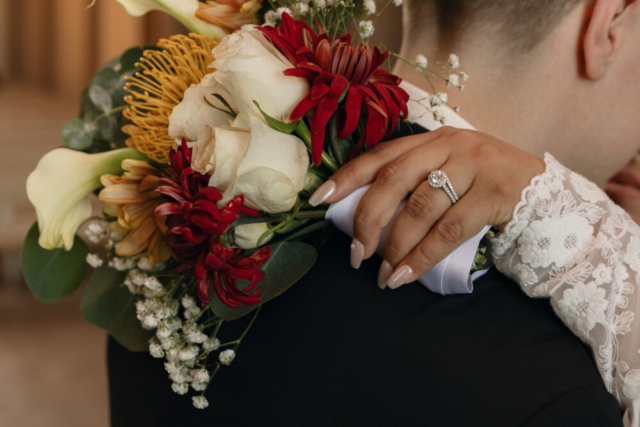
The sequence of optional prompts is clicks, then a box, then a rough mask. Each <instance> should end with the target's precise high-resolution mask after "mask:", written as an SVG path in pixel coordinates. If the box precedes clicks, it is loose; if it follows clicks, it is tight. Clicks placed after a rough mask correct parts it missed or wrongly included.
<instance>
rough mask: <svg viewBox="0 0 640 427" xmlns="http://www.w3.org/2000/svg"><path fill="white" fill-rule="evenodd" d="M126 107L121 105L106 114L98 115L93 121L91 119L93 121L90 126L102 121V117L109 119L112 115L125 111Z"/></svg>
mask: <svg viewBox="0 0 640 427" xmlns="http://www.w3.org/2000/svg"><path fill="white" fill-rule="evenodd" d="M127 107H128V105H121V106H119V107H116V108H112V109H111V110H109V111H108V112H107V113H102V114H100V115H98V116H97V117H96V118H95V119H93V121H92V122H91V124H92V125H95V124H96V123H98V122H99V121H100V120H102V119H103V118H104V117H109V116H110V115H112V114H114V113H118V112H120V111H123V110H126V109H127Z"/></svg>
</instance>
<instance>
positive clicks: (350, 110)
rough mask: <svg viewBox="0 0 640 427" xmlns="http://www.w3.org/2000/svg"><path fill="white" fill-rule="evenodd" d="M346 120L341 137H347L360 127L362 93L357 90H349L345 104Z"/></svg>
mask: <svg viewBox="0 0 640 427" xmlns="http://www.w3.org/2000/svg"><path fill="white" fill-rule="evenodd" d="M344 109H345V113H346V120H345V123H344V126H343V128H342V131H341V132H340V135H339V138H347V137H348V136H349V135H351V134H352V133H353V132H354V131H355V130H356V128H357V127H358V122H359V121H360V111H361V109H362V95H360V93H359V92H358V91H357V90H351V89H350V90H349V93H347V102H346V103H345V106H344Z"/></svg>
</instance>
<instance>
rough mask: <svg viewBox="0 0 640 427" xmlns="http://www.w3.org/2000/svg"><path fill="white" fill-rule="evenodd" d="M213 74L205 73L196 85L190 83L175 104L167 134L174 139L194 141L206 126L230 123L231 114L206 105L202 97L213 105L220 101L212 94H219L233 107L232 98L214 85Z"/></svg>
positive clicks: (220, 104)
mask: <svg viewBox="0 0 640 427" xmlns="http://www.w3.org/2000/svg"><path fill="white" fill-rule="evenodd" d="M213 74H214V73H211V74H207V75H206V76H204V78H203V79H202V80H201V81H200V83H198V84H197V85H191V87H190V88H189V89H187V91H186V92H185V93H184V98H183V99H182V102H180V103H179V104H178V105H176V106H175V107H174V108H173V110H172V111H171V115H170V116H169V136H170V137H171V138H175V139H176V140H178V141H179V140H182V138H186V139H187V141H196V140H197V139H198V136H199V135H200V132H202V131H203V130H204V129H205V128H206V127H207V126H225V125H229V124H230V123H231V116H229V115H228V114H227V113H224V112H222V111H220V110H216V109H215V108H213V107H211V106H210V105H208V104H207V103H206V102H205V101H204V98H205V97H206V99H207V100H208V101H209V102H210V103H212V104H213V105H215V106H220V107H221V108H222V107H223V106H222V103H221V102H220V100H219V99H217V98H216V97H215V96H213V94H219V95H222V96H223V97H224V99H225V100H226V101H227V102H228V103H229V104H231V107H232V108H233V107H234V104H233V99H232V98H231V97H230V96H229V94H228V93H226V92H225V91H224V89H222V88H221V87H219V86H217V85H216V81H215V80H214V78H213Z"/></svg>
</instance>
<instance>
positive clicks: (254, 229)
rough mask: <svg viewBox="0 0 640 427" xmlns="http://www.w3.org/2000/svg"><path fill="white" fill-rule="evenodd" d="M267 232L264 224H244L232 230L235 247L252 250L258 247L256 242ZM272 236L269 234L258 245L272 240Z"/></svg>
mask: <svg viewBox="0 0 640 427" xmlns="http://www.w3.org/2000/svg"><path fill="white" fill-rule="evenodd" d="M268 232H269V225H268V224H267V223H265V222H260V223H257V224H244V225H239V226H237V227H236V228H235V229H234V232H233V241H234V243H235V244H236V246H237V247H239V248H242V249H253V248H257V247H258V240H260V237H262V236H263V235H264V234H265V233H268ZM273 236H274V234H273V233H270V234H268V235H267V236H265V238H264V239H262V241H261V242H260V245H264V244H266V243H267V242H269V240H271V239H272V238H273Z"/></svg>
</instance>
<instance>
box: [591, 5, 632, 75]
mask: <svg viewBox="0 0 640 427" xmlns="http://www.w3.org/2000/svg"><path fill="white" fill-rule="evenodd" d="M637 8H638V0H595V1H594V2H593V3H592V5H591V8H590V9H589V10H588V12H587V17H586V18H587V19H586V21H587V23H586V31H585V33H584V34H585V35H584V39H583V54H584V65H585V69H584V72H585V75H586V77H587V78H589V79H593V80H599V79H601V78H603V77H604V76H605V75H606V74H607V71H608V70H609V67H610V65H611V63H612V62H613V60H614V57H615V53H616V52H617V51H618V49H619V46H620V44H621V43H622V42H623V41H626V42H633V43H638V41H637V40H625V35H626V33H628V32H629V31H628V28H629V26H630V25H636V24H637V22H635V21H636V17H635V16H633V15H634V14H635V12H637V11H636V10H635V9H637Z"/></svg>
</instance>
